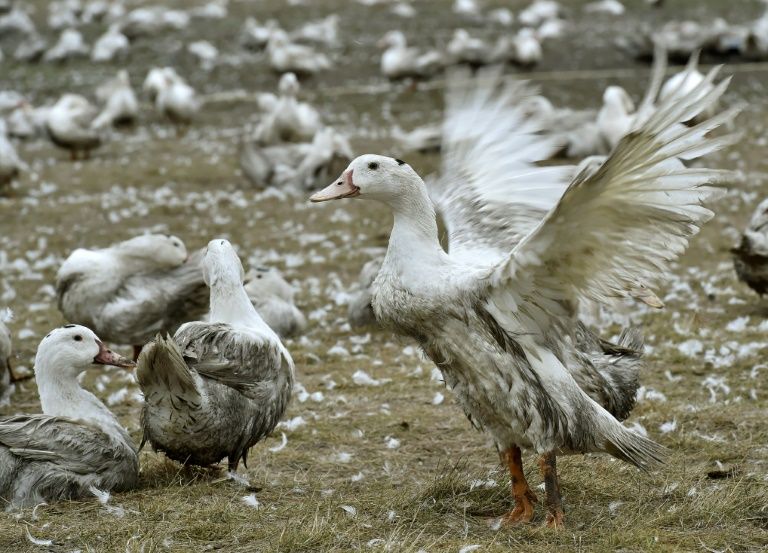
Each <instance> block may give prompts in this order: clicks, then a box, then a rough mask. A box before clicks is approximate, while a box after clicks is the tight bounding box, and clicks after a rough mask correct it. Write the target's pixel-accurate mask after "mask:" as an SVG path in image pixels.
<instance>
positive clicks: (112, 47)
mask: <svg viewBox="0 0 768 553" xmlns="http://www.w3.org/2000/svg"><path fill="white" fill-rule="evenodd" d="M129 48H130V43H129V42H128V37H127V36H125V35H124V34H123V33H121V32H120V26H119V25H117V24H112V25H110V26H109V27H108V28H107V31H106V32H105V33H104V34H103V35H101V36H100V37H99V38H97V39H96V42H94V43H93V49H92V50H91V61H94V62H108V61H112V60H115V59H118V58H121V57H124V56H125V55H126V54H127V53H128V49H129Z"/></svg>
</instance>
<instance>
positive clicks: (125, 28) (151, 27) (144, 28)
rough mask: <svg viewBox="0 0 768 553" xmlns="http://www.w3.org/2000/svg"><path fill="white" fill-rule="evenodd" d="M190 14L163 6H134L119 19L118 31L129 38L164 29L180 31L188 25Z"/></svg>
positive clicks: (132, 38) (147, 34)
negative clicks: (134, 7)
mask: <svg viewBox="0 0 768 553" xmlns="http://www.w3.org/2000/svg"><path fill="white" fill-rule="evenodd" d="M190 19H191V17H190V15H189V14H188V13H187V12H186V11H183V10H170V9H168V8H166V7H165V6H144V7H140V8H136V9H134V10H132V11H130V12H128V14H126V15H125V16H124V17H122V18H121V19H120V31H121V32H122V33H123V34H124V35H125V36H127V37H128V38H129V39H130V40H135V39H137V38H139V37H142V36H150V35H156V34H159V33H162V32H164V31H180V30H182V29H185V28H186V27H188V26H189V22H190Z"/></svg>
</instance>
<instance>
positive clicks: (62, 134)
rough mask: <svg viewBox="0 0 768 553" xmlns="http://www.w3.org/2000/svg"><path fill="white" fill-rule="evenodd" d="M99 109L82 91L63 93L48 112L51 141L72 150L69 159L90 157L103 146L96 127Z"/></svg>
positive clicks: (47, 125) (47, 127) (48, 129)
mask: <svg viewBox="0 0 768 553" xmlns="http://www.w3.org/2000/svg"><path fill="white" fill-rule="evenodd" d="M97 115H98V110H97V109H96V107H95V106H94V105H93V104H91V103H90V102H89V101H88V99H87V98H85V97H84V96H80V95H79V94H64V95H63V96H62V97H61V98H59V99H58V101H57V102H56V103H55V104H54V105H53V107H52V108H51V109H50V110H49V111H48V118H47V120H46V130H47V131H48V136H49V137H50V139H51V141H52V142H53V143H54V144H55V145H56V146H58V147H60V148H63V149H65V150H69V156H70V159H72V160H76V159H78V157H81V158H82V159H88V158H89V157H90V155H91V150H93V149H94V148H97V147H99V146H100V145H101V140H102V139H101V134H100V132H99V130H98V129H95V128H94V127H93V121H94V119H95V118H96V116H97Z"/></svg>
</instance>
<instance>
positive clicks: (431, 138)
mask: <svg viewBox="0 0 768 553" xmlns="http://www.w3.org/2000/svg"><path fill="white" fill-rule="evenodd" d="M391 135H392V138H393V139H394V141H395V142H396V143H397V145H398V146H399V147H400V148H402V149H403V150H404V151H405V152H422V153H426V152H439V151H440V140H441V138H442V132H441V129H440V125H438V124H434V125H431V124H430V125H422V126H421V127H416V128H415V129H413V130H411V131H404V130H403V129H401V128H400V127H399V126H398V125H395V126H394V127H393V128H392V132H391Z"/></svg>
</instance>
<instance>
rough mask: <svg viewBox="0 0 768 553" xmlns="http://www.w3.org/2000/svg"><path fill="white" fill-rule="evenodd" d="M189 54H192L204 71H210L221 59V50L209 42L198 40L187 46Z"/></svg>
mask: <svg viewBox="0 0 768 553" xmlns="http://www.w3.org/2000/svg"><path fill="white" fill-rule="evenodd" d="M187 52H189V53H190V54H192V55H193V56H194V57H195V58H196V59H197V61H198V63H199V64H200V67H201V68H202V70H203V71H210V70H211V69H213V68H214V66H215V65H216V62H217V60H218V59H219V49H218V48H216V47H215V46H214V45H213V44H211V43H210V42H208V41H207V40H196V41H195V42H191V43H189V44H188V45H187Z"/></svg>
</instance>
